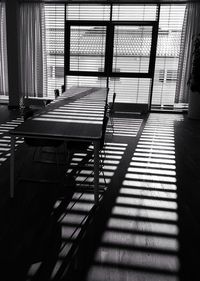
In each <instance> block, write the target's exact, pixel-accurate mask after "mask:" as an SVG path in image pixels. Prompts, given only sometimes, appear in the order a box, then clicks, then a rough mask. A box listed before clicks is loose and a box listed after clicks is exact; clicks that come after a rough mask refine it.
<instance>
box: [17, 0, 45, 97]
mask: <svg viewBox="0 0 200 281" xmlns="http://www.w3.org/2000/svg"><path fill="white" fill-rule="evenodd" d="M19 33H20V44H19V52H20V85H21V92H22V95H23V96H26V97H27V96H34V97H42V96H46V94H47V93H46V89H47V87H46V71H47V69H46V51H45V45H46V44H45V21H44V4H43V3H22V4H21V5H20V22H19Z"/></svg>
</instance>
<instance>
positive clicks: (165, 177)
mask: <svg viewBox="0 0 200 281" xmlns="http://www.w3.org/2000/svg"><path fill="white" fill-rule="evenodd" d="M9 122H10V123H9ZM20 122H21V121H20V119H15V120H13V121H10V120H9V121H7V122H2V124H1V130H2V131H1V133H2V134H1V139H0V144H2V146H1V148H2V150H1V153H3V154H1V156H2V158H5V160H4V161H3V160H2V161H1V162H0V163H1V165H0V171H1V174H2V175H3V177H2V178H1V183H2V184H3V185H2V186H4V188H2V191H1V195H2V196H1V198H3V196H4V199H1V200H0V207H1V209H2V211H4V215H1V216H0V219H1V224H2V230H1V236H0V237H1V240H0V248H1V253H2V256H1V264H2V265H3V267H2V272H6V275H7V278H6V279H4V280H6V281H8V280H9V281H11V280H70V281H71V280H74V281H79V280H81V281H82V280H87V281H103V280H107V281H112V280H119V281H133V280H134V281H140V280H144V281H190V280H199V279H198V276H197V275H196V273H197V272H198V260H199V249H200V241H199V234H200V227H199V222H200V215H198V210H199V204H198V202H199V201H198V199H200V198H199V196H200V194H199V191H198V188H197V183H198V182H199V180H200V178H199V174H198V169H196V167H198V165H199V164H200V163H199V162H198V159H200V151H198V150H195V153H194V150H193V149H192V148H191V151H190V150H189V149H190V146H191V145H192V147H193V148H194V149H196V147H197V142H198V139H199V136H200V124H199V123H197V122H196V123H194V122H195V121H194V122H193V123H192V122H191V121H189V120H188V119H187V117H185V116H183V115H177V114H156V113H155V114H150V115H149V117H148V118H144V119H142V118H141V117H137V116H136V117H135V116H129V117H126V116H122V117H121V116H116V117H114V119H113V124H114V128H113V130H112V128H111V125H110V124H109V125H108V130H107V135H106V143H105V148H104V150H105V151H104V153H103V154H102V158H103V164H102V170H101V173H100V195H101V199H100V204H99V206H97V207H96V206H94V200H93V199H94V196H93V189H92V186H93V185H92V184H93V159H92V158H91V159H90V161H89V163H88V164H87V165H85V166H84V168H82V169H81V171H80V172H78V173H74V171H75V169H76V170H78V167H79V165H80V163H81V162H82V161H83V160H84V159H85V157H86V155H85V154H81V153H74V155H73V156H72V159H71V162H70V164H69V165H66V166H64V165H63V166H62V168H61V169H62V171H63V173H64V174H65V176H66V178H67V179H68V180H69V181H67V182H64V185H63V186H61V185H60V184H55V182H54V183H53V184H44V183H43V184H41V183H36V182H35V183H33V182H28V181H27V182H18V183H17V187H16V189H17V190H16V198H15V200H14V201H12V202H10V200H9V196H8V195H9V192H8V188H9V175H8V172H5V171H8V168H9V148H10V146H9V143H8V140H9V136H8V131H9V129H10V126H8V124H14V126H15V125H17V124H18V123H20ZM5 130H8V131H5ZM188 132H189V133H190V134H188ZM195 134H197V135H195ZM5 140H6V141H7V143H6V145H4V144H5ZM5 147H6V148H7V150H6V152H4V150H3V149H4V148H5ZM16 149H17V151H16V162H17V163H21V162H25V164H23V167H24V168H23V173H26V170H27V171H29V172H30V171H31V174H32V175H33V176H34V177H35V178H37V176H38V175H41V174H42V176H47V177H48V178H53V177H56V173H55V166H54V165H43V164H38V163H37V164H36V163H32V161H30V159H32V158H31V156H32V154H33V151H32V150H31V149H29V148H27V147H25V145H24V144H23V140H19V143H18V146H17V147H16ZM183 151H185V154H184V153H183ZM186 153H187V154H186ZM22 155H23V157H22ZM52 157H54V156H52ZM22 160H23V161H22ZM188 163H189V164H188ZM190 164H192V165H193V166H192V167H193V168H188V167H191V165H190ZM41 165H42V166H41ZM188 165H189V166H188ZM20 166H21V165H19V168H20ZM185 171H187V172H188V173H186V172H185ZM191 177H193V180H194V183H191ZM3 190H4V191H3ZM195 197H196V198H195ZM2 214H3V212H2ZM8 245H9V246H8ZM11 266H12V269H13V270H12V271H10V270H9V268H10V267H11ZM196 276H197V277H196Z"/></svg>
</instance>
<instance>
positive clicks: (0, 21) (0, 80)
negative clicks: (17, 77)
mask: <svg viewBox="0 0 200 281" xmlns="http://www.w3.org/2000/svg"><path fill="white" fill-rule="evenodd" d="M0 95H3V96H8V62H7V44H6V11H5V3H1V2H0Z"/></svg>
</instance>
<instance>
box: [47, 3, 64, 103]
mask: <svg viewBox="0 0 200 281" xmlns="http://www.w3.org/2000/svg"><path fill="white" fill-rule="evenodd" d="M64 18H65V6H64V5H63V4H62V5H61V4H59V5H58V4H56V5H55V4H54V5H52V4H45V49H46V61H45V62H44V63H46V64H47V95H48V96H49V97H52V98H54V97H55V95H54V89H56V88H57V89H59V90H60V91H61V87H62V85H63V84H64Z"/></svg>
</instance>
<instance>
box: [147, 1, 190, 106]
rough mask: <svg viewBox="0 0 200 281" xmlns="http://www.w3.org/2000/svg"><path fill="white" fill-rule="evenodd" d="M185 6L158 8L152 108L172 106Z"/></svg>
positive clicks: (163, 6)
mask: <svg viewBox="0 0 200 281" xmlns="http://www.w3.org/2000/svg"><path fill="white" fill-rule="evenodd" d="M184 14H185V5H182V4H181V5H167V4H163V5H161V7H160V20H159V32H158V42H157V51H156V64H155V75H154V85H153V95H152V108H154V106H155V107H157V106H161V107H162V106H164V105H172V106H173V105H174V101H175V93H176V82H177V72H178V61H179V54H180V48H181V33H182V27H183V20H184Z"/></svg>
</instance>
